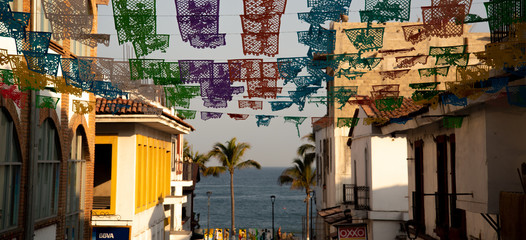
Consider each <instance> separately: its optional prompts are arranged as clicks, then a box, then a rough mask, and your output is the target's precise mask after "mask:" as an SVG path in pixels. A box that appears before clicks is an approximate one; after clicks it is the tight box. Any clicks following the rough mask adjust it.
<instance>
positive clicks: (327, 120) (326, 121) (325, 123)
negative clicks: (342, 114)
mask: <svg viewBox="0 0 526 240" xmlns="http://www.w3.org/2000/svg"><path fill="white" fill-rule="evenodd" d="M311 123H312V126H313V127H315V126H317V127H321V128H326V127H329V126H332V124H334V118H331V117H311Z"/></svg>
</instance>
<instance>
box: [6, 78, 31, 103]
mask: <svg viewBox="0 0 526 240" xmlns="http://www.w3.org/2000/svg"><path fill="white" fill-rule="evenodd" d="M0 94H1V95H2V97H4V98H7V99H11V100H13V102H14V103H15V105H16V106H17V107H18V108H20V109H23V108H24V107H25V106H26V103H27V100H28V96H27V92H22V91H20V90H19V88H18V86H17V85H7V84H5V83H2V82H0Z"/></svg>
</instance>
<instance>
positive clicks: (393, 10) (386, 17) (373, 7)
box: [360, 0, 411, 23]
mask: <svg viewBox="0 0 526 240" xmlns="http://www.w3.org/2000/svg"><path fill="white" fill-rule="evenodd" d="M410 12H411V0H366V1H365V10H362V11H360V18H361V21H362V22H373V21H377V22H379V23H384V22H387V21H391V20H395V21H400V22H402V21H409V13H410Z"/></svg>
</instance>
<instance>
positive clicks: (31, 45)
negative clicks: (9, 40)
mask: <svg viewBox="0 0 526 240" xmlns="http://www.w3.org/2000/svg"><path fill="white" fill-rule="evenodd" d="M11 35H12V36H13V38H14V39H15V43H16V51H17V52H18V54H22V53H25V52H30V53H33V54H46V53H47V52H48V47H49V41H50V40H51V33H50V32H25V31H24V32H12V33H11Z"/></svg>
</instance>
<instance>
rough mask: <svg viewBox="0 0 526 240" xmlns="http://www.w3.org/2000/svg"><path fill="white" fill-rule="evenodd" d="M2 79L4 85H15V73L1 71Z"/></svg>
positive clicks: (0, 77) (5, 70) (0, 76)
mask: <svg viewBox="0 0 526 240" xmlns="http://www.w3.org/2000/svg"><path fill="white" fill-rule="evenodd" d="M0 79H1V81H0V82H2V83H4V84H7V85H13V84H15V80H14V76H13V71H11V70H7V69H0Z"/></svg>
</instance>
